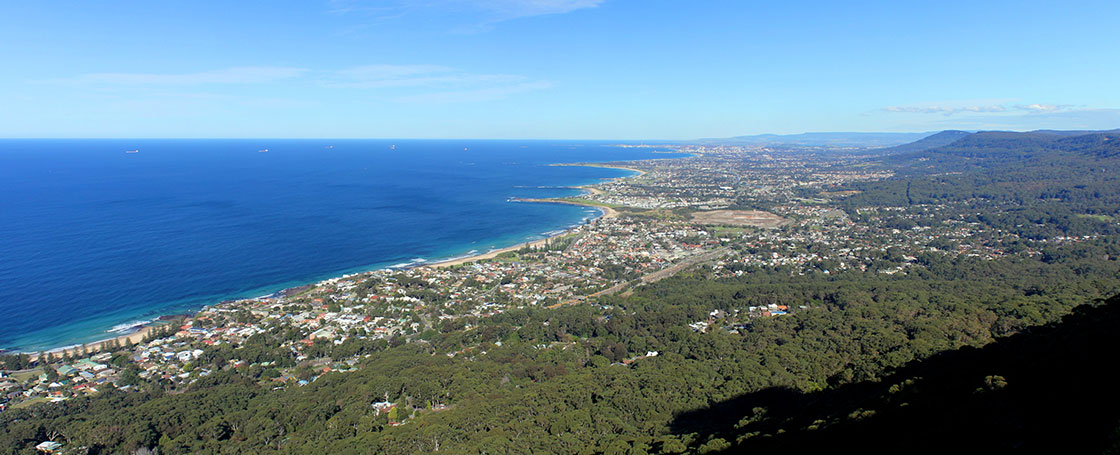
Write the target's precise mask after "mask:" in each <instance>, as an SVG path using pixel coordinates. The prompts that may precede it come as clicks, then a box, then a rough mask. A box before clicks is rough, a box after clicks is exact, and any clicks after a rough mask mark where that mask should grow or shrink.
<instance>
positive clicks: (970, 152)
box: [876, 129, 1120, 172]
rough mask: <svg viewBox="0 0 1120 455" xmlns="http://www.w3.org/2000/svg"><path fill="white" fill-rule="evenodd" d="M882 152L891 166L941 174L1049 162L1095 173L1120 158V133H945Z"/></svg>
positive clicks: (1042, 131) (1052, 164)
mask: <svg viewBox="0 0 1120 455" xmlns="http://www.w3.org/2000/svg"><path fill="white" fill-rule="evenodd" d="M876 152H879V153H881V154H882V155H887V156H888V157H887V162H888V163H893V164H896V165H897V164H902V165H909V166H911V167H914V168H918V167H922V168H929V169H936V170H937V171H939V172H944V171H950V170H962V169H961V167H962V166H964V167H970V168H990V169H1001V168H1006V166H1011V167H1013V168H1017V167H1020V166H1023V165H1039V164H1042V163H1044V162H1045V163H1050V164H1051V167H1057V168H1069V167H1071V166H1072V165H1074V164H1075V163H1077V164H1081V165H1085V166H1090V167H1091V165H1092V161H1095V160H1100V159H1105V158H1114V157H1117V156H1120V129H1116V130H1109V131H1054V130H1038V131H1029V132H1024V133H1018V132H1011V131H980V132H976V133H968V132H964V131H942V132H940V133H937V134H934V135H932V136H929V137H926V138H924V139H922V140H919V141H915V142H912V143H909V144H904V145H900V146H895V147H890V148H885V149H880V150H877V151H876ZM1087 160H1088V161H1087Z"/></svg>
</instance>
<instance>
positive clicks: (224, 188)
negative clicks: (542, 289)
mask: <svg viewBox="0 0 1120 455" xmlns="http://www.w3.org/2000/svg"><path fill="white" fill-rule="evenodd" d="M265 149H267V150H268V151H267V152H260V151H261V150H265ZM126 150H138V152H137V153H125V151H126ZM669 156H671V155H669ZM669 156H667V155H663V154H656V155H655V154H652V153H651V152H650V150H649V149H634V148H619V147H611V146H609V145H608V144H607V143H598V142H557V141H467V140H447V141H419V140H396V141H390V140H269V139H245V140H151V139H142V140H127V139H111V140H109V139H106V140H85V139H83V140H40V139H35V140H0V348H2V349H15V350H25V351H35V350H39V349H45V348H54V347H59V346H64V345H71V344H76V343H81V342H88V341H94V340H98V339H103V338H106V337H108V336H109V335H111V334H110V333H107V332H106V331H107V330H110V329H112V328H113V327H114V326H121V325H122V324H124V325H125V326H127V325H128V324H127V323H130V322H132V321H142V320H147V319H151V318H154V317H156V316H159V315H163V314H174V313H180V312H186V311H191V310H194V309H197V308H199V307H201V306H203V305H206V304H211V303H215V302H218V301H221V300H227V299H233V298H243V297H253V296H259V295H263V294H268V293H272V292H275V291H278V290H280V289H283V288H287V287H291V286H296V285H301V284H306V283H310V282H314V281H318V280H321V279H324V278H328V277H331V276H337V275H340V274H343V273H350V272H356V271H362V270H371V269H378V268H384V267H388V266H400V265H404V264H410V263H411V264H416V263H420V261H422V260H426V261H435V260H438V259H444V258H450V257H456V256H461V255H465V254H470V253H472V252H476V253H477V252H485V251H488V250H490V249H493V248H500V247H506V246H510V245H514V244H517V243H521V242H525V241H529V240H535V239H540V238H542V237H544V236H546V235H548V234H549V233H554V232H556V231H559V230H563V229H566V228H568V227H571V226H573V225H575V224H578V223H581V222H584V221H585V220H586V219H588V218H590V217H594V216H597V215H598V212H597V211H596V210H594V209H590V208H587V207H577V206H568V205H559V204H537V203H519V202H510V201H509V199H510V198H511V197H556V196H566V195H573V194H577V193H578V190H573V189H569V188H566V187H567V186H574V185H584V184H590V183H595V182H599V181H601V180H602V179H605V178H614V177H622V176H626V175H630V174H631V173H630V172H629V171H625V170H619V169H605V168H593V167H558V166H548V164H550V163H571V162H590V161H615V160H630V159H648V158H666V157H669Z"/></svg>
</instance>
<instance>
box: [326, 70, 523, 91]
mask: <svg viewBox="0 0 1120 455" xmlns="http://www.w3.org/2000/svg"><path fill="white" fill-rule="evenodd" d="M525 80H526V78H525V77H523V76H517V75H511V74H472V73H467V72H463V71H459V70H456V69H454V68H449V67H445V66H438V65H366V66H358V67H354V68H348V69H344V70H341V71H338V72H336V73H335V74H334V75H333V76H332V77H331V79H330V80H328V81H327V82H325V85H327V86H330V87H344V88H390V87H467V86H477V85H485V84H511V83H521V82H524V81H525Z"/></svg>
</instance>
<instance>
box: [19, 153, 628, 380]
mask: <svg viewBox="0 0 1120 455" xmlns="http://www.w3.org/2000/svg"><path fill="white" fill-rule="evenodd" d="M549 166H584V167H601V168H608V169H621V170H626V171H632V172H637V173H638V174H637V175H630V176H622V177H615V178H612V179H610V180H611V181H618V180H622V179H627V178H635V177H640V176H642V175H645V174H646V172H645V171H642V170H640V169H634V168H629V167H622V166H609V165H598V164H595V163H570V164H569V163H554V164H550V165H549ZM591 185H593V184H589V185H581V186H572V187H569V188H573V189H581V190H584V191H586V192H587V193H589V194H592V195H596V194H602V190H599V189H597V188H592V187H591ZM517 200H518V201H520V202H536V203H549V204H566V205H576V206H582V207H591V208H595V209H597V210H599V211H600V215H599V216H596V217H594V218H591V219H590V220H587V221H588V222H592V223H594V222H596V221H597V220H599V219H603V218H614V217H616V216H618V211H616V210H614V209H612V208H610V207H603V206H598V205H591V204H582V203H578V202H572V201H565V200H559V199H555V200H554V199H551V198H546V199H517ZM577 227H579V225H575V226H571V227H569V228H567V229H565V230H564V231H563V232H561V233H558V234H555V235H551V236H548V237H546V238H543V239H540V240H534V241H530V242H523V243H518V244H516V245H511V246H508V247H505V248H498V249H495V250H492V251H487V252H485V253H480V254H475V255H467V256H462V257H453V258H449V259H444V260H440V261H436V262H422V263H417V264H411V265H408V266H405V267H399V269H413V268H420V267H434V268H444V267H452V266H456V265H462V264H469V263H472V262H476V261H482V260H487V259H493V258H495V257H497V256H498V255H500V254H502V253H507V252H510V251H517V250H520V249H522V248H525V247H530V248H539V247H541V246H544V245H545V244H547V243H548V242H549V241H551V240H552V239H555V238H558V237H562V236H565V235H568V234H570V233H571V232H572V231H573V230H574V229H576V228H577ZM391 269H398V267H380V268H375V269H370V270H366V271H364V272H350V273H343V274H340V275H336V276H332V278H337V277H345V276H348V275H352V274H354V273H365V272H373V271H379V270H391ZM328 279H330V278H328ZM319 281H322V280H319ZM316 282H318V281H315V282H309V283H307V284H302V285H298V286H292V287H288V288H284V289H281V290H279V291H277V292H275V293H272V294H280V293H284V292H286V291H288V290H290V289H295V288H299V287H302V286H307V285H313V284H315V283H316ZM272 294H269V295H272ZM235 300H243V299H235ZM205 306H207V305H203V307H205ZM179 315H181V313H180V314H179ZM164 316H169V315H161V316H157V317H156V318H155V319H154V320H153V322H149V323H146V324H143V325H142V326H141V327H140V328H139V329H138V330H137V331H136V332H133V333H129V334H122V335H118V336H109V337H106V338H103V339H99V340H95V341H90V342H87V343H82V344H76V345H65V346H59V347H54V348H50V349H45V350H39V351H33V352H29V351H24V350H20V349H11V350H8V349H0V353H2V354H12V355H19V354H26V355H28V356H30V357H31V359H38V356H39V353H40V352H42V353H44V354H50V355H53V356H56V357H61V356H64V355H66V354H67V353H69V354H70V355H71V356H73V355H74V354H76V353H77V354H80V353H82V352H88V353H90V354H91V355H92V354H93V353H97V352H100V351H101V345H102V344H103V343H107V342H113V341H116V342H117V343H119V344H122V345H123V344H125V343H127V342H129V341H131V342H132V344H136V343H138V342H140V341H141V340H143V339H144V338H145V337H146V336H147V335H148V334H149V333H151V332H152V331H153V330H154V329H156V328H158V327H162V326H163V324H160V323H159V321H160V320H161V318H162V317H164Z"/></svg>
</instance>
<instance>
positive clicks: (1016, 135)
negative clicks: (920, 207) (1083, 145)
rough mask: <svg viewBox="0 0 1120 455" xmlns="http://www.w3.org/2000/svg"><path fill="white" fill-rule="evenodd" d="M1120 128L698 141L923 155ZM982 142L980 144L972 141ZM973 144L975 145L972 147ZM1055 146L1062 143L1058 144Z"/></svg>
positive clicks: (776, 136) (839, 134) (835, 134)
mask: <svg viewBox="0 0 1120 455" xmlns="http://www.w3.org/2000/svg"><path fill="white" fill-rule="evenodd" d="M1117 134H1120V129H1115V130H1108V131H1060V130H1036V131H1028V132H1021V133H1020V132H1011V131H979V132H976V131H960V130H946V131H941V132H937V133H930V132H924V133H854V132H823V133H801V134H756V135H752V136H736V137H728V138H707V139H699V140H697V141H695V142H699V143H701V144H707V145H760V146H802V147H861V148H869V149H874V150H873V151H874V152H876V153H878V154H883V155H895V154H902V153H909V152H920V151H924V150H932V149H935V148H939V147H946V146H949V145H952V144H955V143H957V142H958V141H961V140H965V139H967V140H966V141H965V142H962V143H961V144H959V145H962V146H966V147H967V146H971V147H978V146H982V147H985V148H986V147H989V146H992V145H999V143H1000V142H1007V141H1010V142H1008V144H1010V143H1016V144H1018V145H1023V144H1024V143H1025V142H1024V141H1029V142H1031V143H1032V144H1036V145H1037V144H1042V143H1049V142H1052V141H1057V140H1060V139H1068V138H1073V137H1082V136H1088V135H1113V136H1115V135H1117ZM973 141H980V142H973ZM969 144H972V145H969ZM1054 145H1055V146H1061V144H1058V143H1055V144H1054Z"/></svg>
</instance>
